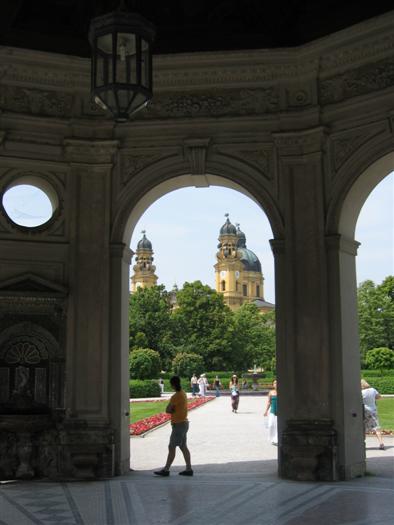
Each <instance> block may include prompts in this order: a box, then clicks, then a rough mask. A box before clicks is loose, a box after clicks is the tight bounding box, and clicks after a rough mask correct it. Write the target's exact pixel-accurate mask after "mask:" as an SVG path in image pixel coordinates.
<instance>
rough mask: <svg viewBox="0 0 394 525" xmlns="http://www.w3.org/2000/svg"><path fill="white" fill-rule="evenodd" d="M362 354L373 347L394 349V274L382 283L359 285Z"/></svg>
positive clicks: (363, 283) (370, 282)
mask: <svg viewBox="0 0 394 525" xmlns="http://www.w3.org/2000/svg"><path fill="white" fill-rule="evenodd" d="M357 296H358V316H359V330H360V348H361V355H362V357H363V358H364V356H365V354H366V352H367V351H368V350H371V349H373V348H382V347H383V348H390V349H392V350H393V349H394V276H392V275H390V276H388V277H386V278H385V279H384V281H383V282H382V284H380V285H375V283H374V282H373V281H370V280H367V281H364V282H362V283H361V284H360V285H359V287H358V293H357Z"/></svg>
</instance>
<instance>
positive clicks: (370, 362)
mask: <svg viewBox="0 0 394 525" xmlns="http://www.w3.org/2000/svg"><path fill="white" fill-rule="evenodd" d="M365 364H366V365H367V366H368V368H371V369H372V370H380V373H381V374H382V375H383V370H389V369H390V368H394V350H390V348H373V349H372V350H368V352H367V353H366V356H365Z"/></svg>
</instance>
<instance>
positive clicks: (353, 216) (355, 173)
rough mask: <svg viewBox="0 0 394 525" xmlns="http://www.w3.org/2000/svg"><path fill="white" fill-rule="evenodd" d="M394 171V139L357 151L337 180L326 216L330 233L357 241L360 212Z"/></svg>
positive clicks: (339, 173)
mask: <svg viewBox="0 0 394 525" xmlns="http://www.w3.org/2000/svg"><path fill="white" fill-rule="evenodd" d="M393 170H394V148H393V144H392V138H390V139H388V140H386V141H382V142H380V143H379V144H376V143H374V144H373V145H369V146H368V145H367V146H365V147H364V148H363V151H357V152H356V154H355V155H354V156H353V157H352V159H350V160H349V163H347V164H346V166H344V168H343V169H341V170H340V171H339V172H338V173H337V175H336V177H335V184H334V186H333V191H332V199H331V202H330V205H329V208H328V213H327V223H326V229H327V233H328V234H334V233H338V234H340V235H342V236H344V237H346V238H347V239H349V240H350V239H351V240H354V235H355V230H356V224H357V219H358V216H359V214H360V211H361V208H362V207H363V205H364V203H365V201H366V200H367V198H368V196H369V195H370V194H371V192H372V190H373V189H374V188H375V187H376V186H377V185H378V184H379V182H381V181H382V180H383V179H384V178H385V177H386V176H387V175H388V174H389V173H390V172H391V171H393Z"/></svg>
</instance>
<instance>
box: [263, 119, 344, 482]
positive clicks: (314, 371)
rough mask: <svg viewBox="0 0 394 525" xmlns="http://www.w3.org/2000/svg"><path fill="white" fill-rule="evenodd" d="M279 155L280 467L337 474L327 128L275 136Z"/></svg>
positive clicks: (299, 474) (291, 475)
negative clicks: (282, 231) (328, 255)
mask: <svg viewBox="0 0 394 525" xmlns="http://www.w3.org/2000/svg"><path fill="white" fill-rule="evenodd" d="M274 140H275V142H276V146H277V150H278V154H279V163H280V165H279V177H278V188H279V200H280V204H281V209H282V212H283V216H284V223H285V234H284V239H283V242H278V241H274V242H273V243H272V244H273V249H274V254H275V274H276V275H275V278H276V282H277V295H276V303H277V310H278V319H277V333H278V342H277V371H278V393H279V405H278V411H279V415H280V423H279V432H280V438H279V474H280V476H281V477H283V478H288V479H295V480H333V479H336V475H337V474H336V470H337V459H336V456H337V438H336V435H337V431H336V422H335V421H334V412H333V410H332V404H331V398H332V378H331V356H330V352H331V348H330V340H329V326H328V325H329V319H328V291H327V290H328V288H327V286H328V279H327V258H326V249H325V235H324V231H325V211H324V210H325V207H324V174H323V168H322V145H323V143H324V140H325V133H324V129H322V128H316V129H311V130H308V131H300V132H289V133H279V134H275V135H274Z"/></svg>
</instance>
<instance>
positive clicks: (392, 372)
mask: <svg viewBox="0 0 394 525" xmlns="http://www.w3.org/2000/svg"><path fill="white" fill-rule="evenodd" d="M361 376H362V377H364V378H365V376H368V377H387V376H392V377H394V369H391V370H383V373H381V371H380V370H369V369H368V368H366V369H365V370H361ZM368 382H369V381H368Z"/></svg>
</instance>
